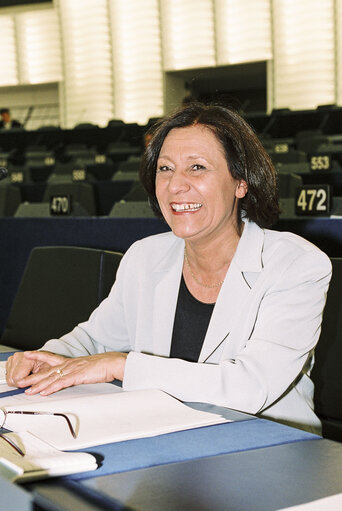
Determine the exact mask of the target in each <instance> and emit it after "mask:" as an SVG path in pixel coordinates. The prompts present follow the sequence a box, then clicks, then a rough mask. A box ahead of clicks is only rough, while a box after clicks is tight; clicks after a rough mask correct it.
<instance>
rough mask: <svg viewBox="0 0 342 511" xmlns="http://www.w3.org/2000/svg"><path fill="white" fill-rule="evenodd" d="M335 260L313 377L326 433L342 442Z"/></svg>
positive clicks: (339, 295) (339, 263) (340, 269)
mask: <svg viewBox="0 0 342 511" xmlns="http://www.w3.org/2000/svg"><path fill="white" fill-rule="evenodd" d="M331 261H332V264H333V274H332V279H331V283H330V287H329V291H328V298H327V303H326V306H325V310H324V315H323V323H322V332H321V336H320V340H319V342H318V344H317V348H316V354H315V357H316V362H315V365H314V368H313V371H312V379H313V381H314V383H315V397H314V399H315V410H316V413H317V415H318V416H319V418H320V419H321V421H322V424H323V436H324V437H326V438H330V439H332V440H337V441H339V442H342V258H332V259H331Z"/></svg>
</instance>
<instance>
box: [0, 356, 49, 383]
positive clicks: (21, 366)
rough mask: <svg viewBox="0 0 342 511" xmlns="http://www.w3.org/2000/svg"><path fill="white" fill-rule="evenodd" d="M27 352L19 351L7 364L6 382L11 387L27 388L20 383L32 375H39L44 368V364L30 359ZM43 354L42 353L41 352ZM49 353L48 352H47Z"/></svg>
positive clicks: (9, 358)
mask: <svg viewBox="0 0 342 511" xmlns="http://www.w3.org/2000/svg"><path fill="white" fill-rule="evenodd" d="M26 353H32V352H25V351H17V352H16V353H14V354H13V355H11V356H10V357H8V360H7V362H6V380H7V384H8V385H10V386H11V387H25V385H21V384H20V383H19V382H20V381H21V380H23V379H24V378H25V377H26V376H28V375H29V374H31V373H37V372H38V371H40V370H41V369H42V368H43V367H44V362H42V361H39V360H34V359H29V358H27V356H26ZM40 353H42V352H40ZM45 353H47V352H45Z"/></svg>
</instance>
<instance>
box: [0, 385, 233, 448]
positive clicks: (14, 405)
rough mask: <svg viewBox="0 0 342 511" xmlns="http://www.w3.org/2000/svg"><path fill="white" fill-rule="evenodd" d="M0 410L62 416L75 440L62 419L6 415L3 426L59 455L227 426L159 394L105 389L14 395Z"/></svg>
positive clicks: (2, 402) (220, 419)
mask: <svg viewBox="0 0 342 511" xmlns="http://www.w3.org/2000/svg"><path fill="white" fill-rule="evenodd" d="M0 407H6V409H8V410H10V409H12V410H18V409H19V410H34V411H52V412H60V413H66V414H67V415H68V417H69V419H70V421H71V422H72V424H73V426H74V428H75V431H76V434H77V438H76V439H74V438H73V437H72V435H71V433H70V431H69V428H68V426H67V423H66V421H65V419H63V418H61V417H55V416H41V415H36V416H23V415H8V416H7V420H6V424H5V427H6V428H8V429H10V430H12V431H21V430H24V429H25V430H27V431H30V432H31V433H32V434H34V435H35V436H37V437H38V438H40V439H42V440H44V441H46V442H48V443H50V444H51V445H53V446H54V447H56V448H57V449H62V450H74V449H81V448H84V447H90V446H94V445H99V444H106V443H111V442H119V441H123V440H129V439H133V438H142V437H149V436H156V435H160V434H164V433H170V432H172V431H179V430H185V429H191V428H196V427H200V426H207V425H211V424H217V423H222V422H228V421H227V420H226V419H224V418H223V417H222V416H220V415H217V414H213V413H208V412H202V411H198V410H194V409H192V408H190V407H188V406H186V405H184V404H183V403H181V402H180V401H178V400H177V399H174V398H173V397H171V396H169V395H168V394H165V393H164V392H162V391H160V390H154V389H152V390H137V391H121V389H116V387H115V386H113V385H111V384H106V383H105V384H94V385H79V386H77V387H71V388H69V389H65V390H62V391H60V392H57V393H56V394H52V395H51V396H47V397H43V396H26V395H25V394H17V395H15V396H10V397H4V398H2V399H0Z"/></svg>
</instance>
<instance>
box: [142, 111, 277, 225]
mask: <svg viewBox="0 0 342 511" xmlns="http://www.w3.org/2000/svg"><path fill="white" fill-rule="evenodd" d="M194 125H202V126H205V127H207V128H209V129H210V130H211V131H212V132H213V133H214V135H215V136H216V138H217V139H218V141H219V142H220V143H221V145H222V147H223V149H224V152H225V155H226V160H227V164H228V168H229V171H230V173H231V175H232V176H233V178H234V179H237V180H241V179H243V180H245V181H246V183H247V185H248V192H247V194H246V196H245V197H244V198H243V199H240V200H239V206H240V208H239V212H240V217H241V212H243V215H244V216H245V217H246V218H248V219H249V220H252V221H253V222H255V223H256V224H258V225H259V226H260V227H270V226H271V225H272V224H273V223H275V222H276V220H277V219H278V215H279V202H278V192H277V184H276V175H275V169H274V166H273V164H272V161H271V159H270V157H269V155H268V154H267V153H266V151H265V149H264V148H263V146H262V144H261V142H260V141H259V139H258V137H257V135H256V134H255V133H254V131H253V129H252V128H251V126H249V124H248V123H247V122H246V121H245V120H244V119H243V118H242V117H241V116H240V115H239V114H238V113H237V112H235V111H233V110H230V109H228V108H225V107H222V106H216V105H203V104H201V103H192V104H190V105H189V106H187V107H186V108H183V109H181V110H178V111H176V112H175V113H174V114H172V115H171V116H169V117H167V118H166V119H164V120H162V121H160V122H159V123H158V124H156V125H154V126H153V127H152V129H151V131H152V138H151V141H150V143H149V144H148V146H147V147H146V150H145V153H144V156H143V158H142V164H141V168H140V179H141V182H142V184H143V186H144V188H145V190H146V192H147V195H148V198H149V202H150V205H151V207H152V210H153V211H154V213H155V214H156V215H157V216H158V217H160V218H162V213H161V210H160V207H159V204H158V201H157V197H156V189H155V179H156V170H157V160H158V157H159V153H160V150H161V147H162V145H163V143H164V140H165V138H166V136H167V134H168V133H169V132H170V131H171V130H172V129H174V128H184V127H187V126H194Z"/></svg>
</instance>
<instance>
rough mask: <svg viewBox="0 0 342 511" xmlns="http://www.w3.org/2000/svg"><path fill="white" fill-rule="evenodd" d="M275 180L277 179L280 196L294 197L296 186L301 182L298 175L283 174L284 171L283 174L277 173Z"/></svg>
mask: <svg viewBox="0 0 342 511" xmlns="http://www.w3.org/2000/svg"><path fill="white" fill-rule="evenodd" d="M277 181H278V190H279V197H281V198H286V197H294V196H295V193H296V189H297V187H298V186H301V185H302V183H303V180H302V178H301V177H300V176H298V175H297V174H285V173H284V174H283V173H278V174H277Z"/></svg>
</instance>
